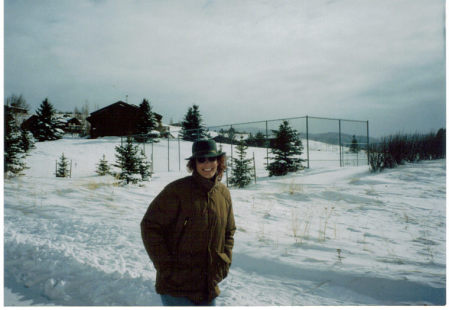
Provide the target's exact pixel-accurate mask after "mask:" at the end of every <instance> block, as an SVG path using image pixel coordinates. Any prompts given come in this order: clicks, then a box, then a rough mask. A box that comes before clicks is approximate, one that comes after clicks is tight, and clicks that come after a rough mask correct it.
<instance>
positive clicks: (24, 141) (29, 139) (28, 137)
mask: <svg viewBox="0 0 449 310" xmlns="http://www.w3.org/2000/svg"><path fill="white" fill-rule="evenodd" d="M20 147H21V148H22V150H23V151H24V152H25V153H27V152H28V151H29V150H31V149H32V148H34V147H35V143H34V137H33V135H32V134H31V132H29V131H28V130H25V129H20Z"/></svg>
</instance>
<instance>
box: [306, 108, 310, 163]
mask: <svg viewBox="0 0 449 310" xmlns="http://www.w3.org/2000/svg"><path fill="white" fill-rule="evenodd" d="M306 140H307V169H309V168H310V162H309V116H308V115H306Z"/></svg>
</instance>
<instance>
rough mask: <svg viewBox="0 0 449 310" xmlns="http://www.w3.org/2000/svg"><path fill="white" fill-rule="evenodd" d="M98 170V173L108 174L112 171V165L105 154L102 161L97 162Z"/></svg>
mask: <svg viewBox="0 0 449 310" xmlns="http://www.w3.org/2000/svg"><path fill="white" fill-rule="evenodd" d="M96 172H97V173H98V175H101V176H103V175H107V174H110V173H111V167H110V166H109V163H108V161H107V160H106V156H105V155H104V154H103V158H102V159H100V162H99V163H98V164H97V170H96Z"/></svg>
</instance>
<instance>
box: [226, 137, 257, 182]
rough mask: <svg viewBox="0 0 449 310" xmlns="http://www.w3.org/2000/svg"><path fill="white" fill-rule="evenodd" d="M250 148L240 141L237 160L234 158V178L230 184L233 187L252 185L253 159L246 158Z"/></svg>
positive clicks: (237, 148)
mask: <svg viewBox="0 0 449 310" xmlns="http://www.w3.org/2000/svg"><path fill="white" fill-rule="evenodd" d="M247 149H248V147H247V146H246V145H245V142H244V141H243V140H240V142H239V144H238V145H237V147H236V150H237V158H232V162H233V166H232V177H231V178H230V180H229V182H230V183H231V185H235V186H237V187H240V188H243V187H245V186H247V185H248V184H250V183H251V180H252V177H253V174H252V167H251V165H250V164H251V162H252V159H247V158H246V151H247Z"/></svg>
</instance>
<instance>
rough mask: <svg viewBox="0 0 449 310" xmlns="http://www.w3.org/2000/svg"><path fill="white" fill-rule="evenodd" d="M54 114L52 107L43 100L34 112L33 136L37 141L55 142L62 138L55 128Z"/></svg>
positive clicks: (46, 100) (58, 130)
mask: <svg viewBox="0 0 449 310" xmlns="http://www.w3.org/2000/svg"><path fill="white" fill-rule="evenodd" d="M55 113H56V111H55V109H54V108H53V105H52V104H51V103H50V102H49V101H48V99H47V98H45V100H44V101H43V102H42V104H41V105H40V106H39V109H38V110H37V111H36V115H37V124H36V129H35V131H34V132H33V135H34V137H35V138H36V139H37V140H39V141H46V140H57V139H60V138H61V137H62V132H61V131H60V129H58V128H57V126H56V120H55Z"/></svg>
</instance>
